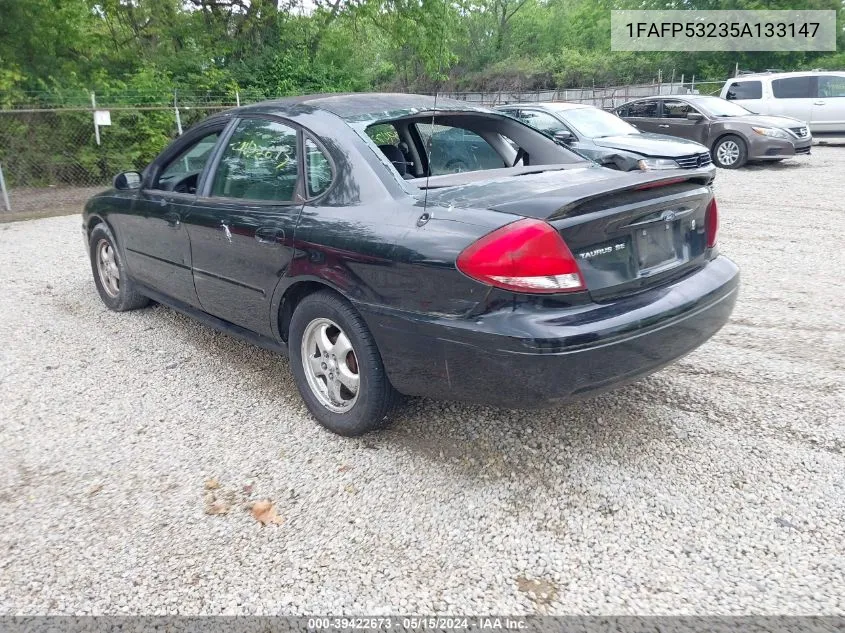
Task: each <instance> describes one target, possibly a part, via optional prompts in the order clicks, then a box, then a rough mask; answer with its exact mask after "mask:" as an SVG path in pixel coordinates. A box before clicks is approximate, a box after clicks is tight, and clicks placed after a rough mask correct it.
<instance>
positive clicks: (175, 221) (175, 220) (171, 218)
mask: <svg viewBox="0 0 845 633" xmlns="http://www.w3.org/2000/svg"><path fill="white" fill-rule="evenodd" d="M163 217H164V221H165V222H167V224H168V226H171V227H173V228H174V229H178V228H179V225H180V224H181V223H182V218H181V216H180V215H179V214H178V213H174V212H173V211H171V212H170V213H165V214H164V216H163Z"/></svg>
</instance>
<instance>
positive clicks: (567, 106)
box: [496, 101, 595, 111]
mask: <svg viewBox="0 0 845 633" xmlns="http://www.w3.org/2000/svg"><path fill="white" fill-rule="evenodd" d="M594 107H595V106H592V105H590V104H588V103H572V102H570V101H543V102H542V103H538V102H536V101H533V102H532V101H527V102H524V103H508V104H503V105H501V106H496V109H499V108H548V109H549V110H558V111H560V110H577V109H579V108H594Z"/></svg>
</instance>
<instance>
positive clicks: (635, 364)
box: [358, 257, 739, 408]
mask: <svg viewBox="0 0 845 633" xmlns="http://www.w3.org/2000/svg"><path fill="white" fill-rule="evenodd" d="M738 288H739V271H738V269H737V267H736V266H735V265H734V264H733V262H731V261H730V260H729V259H727V258H726V257H717V258H716V259H714V260H713V261H711V262H709V263H708V264H707V265H705V266H704V267H702V268H700V269H699V270H698V271H697V272H695V273H693V274H690V275H688V276H686V277H684V278H683V279H681V280H678V281H676V282H674V283H672V284H670V285H666V286H662V287H659V288H653V289H650V290H647V291H645V292H642V293H640V294H637V295H633V296H630V297H625V298H622V299H616V300H612V301H606V302H602V303H591V304H587V305H585V306H579V307H578V308H568V309H556V310H550V309H543V308H540V307H538V306H537V305H535V304H527V305H526V306H525V307H514V308H512V309H506V310H499V311H496V312H493V313H489V314H485V315H483V316H481V317H478V318H475V319H472V320H470V319H445V318H439V319H438V318H435V319H431V318H427V317H424V316H422V315H409V314H407V313H401V314H400V313H397V312H395V311H385V310H381V309H374V308H372V307H368V306H363V305H362V306H358V307H359V309H360V310H361V313H362V314H363V315H364V318H365V319H366V321H367V323H368V325H369V327H370V330H371V331H372V332H373V335H374V336H375V338H376V341H377V343H378V346H379V350H380V352H381V355H382V359H383V361H384V364H385V369H386V370H387V373H388V376H389V377H390V379H391V381H392V382H393V385H394V386H395V387H396V388H397V389H398V390H399V391H400V392H402V393H405V394H408V395H415V396H429V397H433V398H438V399H454V400H463V401H467V402H475V403H480V404H489V405H495V406H503V407H518V408H528V407H537V406H545V405H550V404H554V403H556V402H560V401H566V400H570V399H576V398H580V397H584V396H588V395H591V394H594V393H597V392H600V391H603V390H606V389H610V388H613V387H617V386H619V385H621V384H624V383H627V382H631V381H633V380H636V379H638V378H640V377H642V376H645V375H647V374H650V373H652V372H654V371H657V370H658V369H660V368H662V367H664V366H665V365H667V364H669V363H671V362H672V361H674V360H676V359H678V358H679V357H681V356H683V355H684V354H687V353H689V352H690V351H692V350H693V349H695V348H696V347H698V346H699V345H701V344H702V343H704V342H705V341H706V340H707V339H709V338H710V337H711V336H713V334H715V333H716V332H717V331H718V330H719V329H720V328H721V327H722V326H723V325H724V324H725V322H726V321H727V320H728V317H729V316H730V314H731V311H732V310H733V306H734V303H735V302H736V297H737V293H738Z"/></svg>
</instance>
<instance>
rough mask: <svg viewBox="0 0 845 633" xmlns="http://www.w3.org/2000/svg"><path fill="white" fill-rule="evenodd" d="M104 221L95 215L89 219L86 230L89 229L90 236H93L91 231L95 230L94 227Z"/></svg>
mask: <svg viewBox="0 0 845 633" xmlns="http://www.w3.org/2000/svg"><path fill="white" fill-rule="evenodd" d="M102 223H103V220H102V219H101V218H98V217H97V216H94V217H93V218H91V219H90V220H88V226H87V227H86V230H87V231H88V237H91V231H93V230H94V227H95V226H97V225H98V224H102Z"/></svg>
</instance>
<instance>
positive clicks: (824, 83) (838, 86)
mask: <svg viewBox="0 0 845 633" xmlns="http://www.w3.org/2000/svg"><path fill="white" fill-rule="evenodd" d="M818 96H819V97H845V77H840V76H838V75H822V76H821V77H819V95H818Z"/></svg>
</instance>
